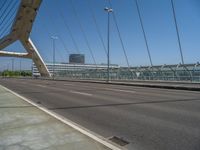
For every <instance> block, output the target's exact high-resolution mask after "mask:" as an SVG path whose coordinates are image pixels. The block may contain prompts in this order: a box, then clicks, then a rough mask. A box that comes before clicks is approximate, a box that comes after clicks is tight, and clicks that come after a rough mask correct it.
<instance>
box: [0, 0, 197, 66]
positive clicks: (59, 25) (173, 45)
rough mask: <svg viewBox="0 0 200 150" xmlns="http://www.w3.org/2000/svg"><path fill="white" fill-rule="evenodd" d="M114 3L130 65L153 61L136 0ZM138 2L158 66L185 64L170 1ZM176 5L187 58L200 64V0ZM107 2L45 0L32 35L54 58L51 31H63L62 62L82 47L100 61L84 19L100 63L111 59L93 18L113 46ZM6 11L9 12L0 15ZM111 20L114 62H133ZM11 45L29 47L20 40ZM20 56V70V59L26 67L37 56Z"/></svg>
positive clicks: (5, 61)
mask: <svg viewBox="0 0 200 150" xmlns="http://www.w3.org/2000/svg"><path fill="white" fill-rule="evenodd" d="M3 1H5V0H1V1H0V6H1V5H2V3H3ZM17 1H18V0H17ZM111 3H112V9H113V11H114V13H115V15H116V20H117V23H118V26H119V30H120V33H121V37H122V40H123V43H124V47H125V50H126V53H127V56H128V60H129V63H130V66H144V65H145V66H146V65H150V62H149V58H148V53H147V50H146V46H145V41H144V37H143V33H142V30H141V26H140V22H139V17H138V13H137V9H136V5H135V3H134V0H111ZM138 3H139V7H140V10H141V16H142V20H143V23H144V29H145V32H146V36H147V41H148V45H149V50H150V53H151V56H152V61H153V65H163V64H178V63H180V62H181V57H180V52H179V47H178V42H177V35H176V28H175V23H174V20H173V12H172V8H171V3H170V0H138ZM174 5H175V11H176V17H177V23H178V27H179V31H180V39H181V45H182V49H183V56H184V60H185V63H196V62H198V61H199V60H200V42H199V39H200V28H199V27H200V1H199V0H174ZM106 6H109V3H108V0H43V1H42V4H41V6H40V9H39V11H38V15H37V17H36V20H35V22H34V26H33V29H32V32H31V35H30V36H31V39H32V40H33V42H34V44H35V45H36V47H37V48H38V51H39V53H40V54H41V56H42V58H43V59H44V61H45V62H52V58H53V56H52V54H53V53H52V52H53V48H52V39H51V36H57V37H58V39H57V40H56V61H57V62H68V56H69V54H71V53H77V51H78V50H79V51H80V53H82V54H85V57H86V63H89V64H90V63H92V64H94V61H93V59H92V57H91V53H90V51H89V48H88V46H87V43H86V41H85V38H84V34H83V33H82V31H81V28H80V24H81V27H82V30H83V31H84V33H85V35H86V38H87V40H88V43H89V46H90V47H91V50H92V52H93V54H94V58H95V60H96V62H97V64H102V63H106V62H107V57H106V52H105V50H104V48H103V45H102V43H101V41H100V38H99V36H98V32H97V29H96V26H95V22H94V19H93V15H95V17H96V21H97V25H98V27H99V30H100V33H101V35H102V37H103V40H104V43H105V45H107V13H106V12H105V11H104V8H105V7H106ZM16 7H18V5H16ZM74 9H75V10H76V11H74ZM91 12H93V13H91ZM2 13H3V11H1V12H0V15H1V14H2ZM77 16H78V19H77ZM79 22H80V24H79ZM66 24H67V26H68V28H67V27H66ZM110 24H111V29H110V59H111V63H113V64H119V65H121V66H127V63H126V59H125V56H124V53H123V49H122V45H121V43H120V39H119V36H118V32H117V29H116V26H115V24H114V20H113V17H112V15H111V19H110ZM68 29H70V31H69V30H68ZM0 31H1V29H0ZM70 32H71V34H72V36H70ZM73 40H74V41H73ZM74 43H75V44H74ZM77 47H78V48H77ZM5 50H9V51H17V52H24V51H25V50H24V48H23V47H22V46H21V44H20V43H19V42H16V43H14V44H12V45H11V46H9V47H7V48H5ZM14 61H15V69H19V64H20V61H21V64H22V68H23V69H30V68H31V60H26V59H17V58H15V60H14ZM11 63H12V61H11V58H3V57H1V58H0V70H2V69H6V68H9V69H10V68H11Z"/></svg>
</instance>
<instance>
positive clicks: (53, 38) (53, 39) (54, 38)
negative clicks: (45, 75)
mask: <svg viewBox="0 0 200 150" xmlns="http://www.w3.org/2000/svg"><path fill="white" fill-rule="evenodd" d="M51 39H52V42H53V73H52V76H53V80H54V79H55V60H56V57H55V55H56V53H55V47H56V45H55V40H57V39H58V37H56V36H51Z"/></svg>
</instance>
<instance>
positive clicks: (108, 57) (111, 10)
mask: <svg viewBox="0 0 200 150" xmlns="http://www.w3.org/2000/svg"><path fill="white" fill-rule="evenodd" d="M104 10H105V11H106V12H107V13H108V33H107V34H108V35H107V36H108V37H107V38H108V43H107V44H108V52H107V61H108V67H107V82H109V81H110V13H112V12H113V9H111V8H108V7H105V8H104Z"/></svg>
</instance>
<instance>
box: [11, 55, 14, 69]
mask: <svg viewBox="0 0 200 150" xmlns="http://www.w3.org/2000/svg"><path fill="white" fill-rule="evenodd" d="M11 60H12V71H14V58H12V59H11Z"/></svg>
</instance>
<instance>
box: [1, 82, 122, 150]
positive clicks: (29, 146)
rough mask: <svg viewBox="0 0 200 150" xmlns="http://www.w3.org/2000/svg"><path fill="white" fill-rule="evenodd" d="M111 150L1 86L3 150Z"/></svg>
mask: <svg viewBox="0 0 200 150" xmlns="http://www.w3.org/2000/svg"><path fill="white" fill-rule="evenodd" d="M105 142H106V141H105ZM114 147H115V146H114ZM108 149H110V148H107V147H106V146H104V145H103V144H101V143H99V142H97V141H95V140H93V139H92V138H90V137H88V136H86V135H84V134H82V133H81V132H79V131H77V130H75V129H74V128H72V127H70V126H68V125H66V124H64V123H63V122H61V121H60V120H58V119H56V118H54V117H53V116H51V115H49V114H47V113H45V112H43V111H42V110H40V109H39V108H37V107H36V106H34V105H31V104H29V103H28V102H26V101H24V100H23V99H21V98H20V97H17V96H16V95H14V94H12V93H11V92H10V91H8V90H6V89H4V88H3V87H2V86H1V85H0V150H108ZM114 149H115V148H114ZM116 149H118V150H119V148H116Z"/></svg>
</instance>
